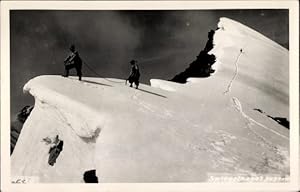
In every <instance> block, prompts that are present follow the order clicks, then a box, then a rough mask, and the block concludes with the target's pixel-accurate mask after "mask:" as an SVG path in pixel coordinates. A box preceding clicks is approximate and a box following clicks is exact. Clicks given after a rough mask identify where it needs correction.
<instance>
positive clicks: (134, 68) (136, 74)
mask: <svg viewBox="0 0 300 192" xmlns="http://www.w3.org/2000/svg"><path fill="white" fill-rule="evenodd" d="M130 64H131V73H130V75H129V77H128V79H127V80H128V81H129V83H130V87H132V84H133V83H134V84H135V86H136V87H135V88H136V89H138V87H139V79H140V71H139V66H138V65H137V61H136V60H131V61H130ZM127 80H126V82H127Z"/></svg>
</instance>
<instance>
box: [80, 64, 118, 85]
mask: <svg viewBox="0 0 300 192" xmlns="http://www.w3.org/2000/svg"><path fill="white" fill-rule="evenodd" d="M83 64H84V65H85V66H87V68H88V69H89V70H90V71H91V72H93V73H94V74H95V75H96V76H98V77H100V78H103V79H105V80H106V81H110V82H113V83H123V82H118V81H113V80H110V79H107V78H106V77H103V76H102V75H100V74H99V73H97V72H96V71H95V70H94V69H93V68H92V67H91V66H89V65H88V64H87V63H86V62H83Z"/></svg>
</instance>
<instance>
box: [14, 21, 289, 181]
mask: <svg viewBox="0 0 300 192" xmlns="http://www.w3.org/2000/svg"><path fill="white" fill-rule="evenodd" d="M218 25H219V29H218V30H217V31H216V33H215V36H214V44H215V47H214V48H213V50H212V51H211V53H213V54H215V55H216V57H217V63H216V64H214V66H216V72H215V74H214V75H213V76H211V77H209V78H201V79H200V78H199V79H196V78H190V79H189V80H188V81H189V82H188V83H187V84H177V83H174V82H170V81H163V80H158V79H152V80H151V86H148V85H143V84H142V85H141V86H140V89H139V90H136V89H132V88H129V87H128V86H125V85H124V80H119V79H105V78H87V77H85V78H83V80H84V81H82V82H79V81H77V80H76V79H75V78H64V77H60V76H39V77H36V78H34V79H32V80H30V81H29V82H28V83H27V84H26V85H25V86H24V90H25V91H26V92H29V93H30V94H31V95H33V96H34V97H35V107H34V109H33V111H32V112H31V115H30V116H29V118H28V119H27V121H26V122H25V124H24V127H23V130H22V132H21V135H20V137H19V140H18V143H17V145H16V147H15V150H14V153H13V155H12V158H11V161H12V162H11V170H12V176H13V177H14V178H15V177H18V176H35V177H38V179H39V180H38V182H83V180H82V178H83V173H84V172H85V171H87V170H90V169H96V171H97V176H98V179H99V182H102V183H103V182H207V181H209V176H210V175H214V174H229V175H238V174H242V175H247V176H269V175H277V176H286V177H287V178H288V177H289V130H288V129H287V128H285V127H283V126H281V125H280V124H278V123H277V122H276V121H274V120H273V119H271V118H269V117H268V116H267V115H269V116H272V117H284V118H287V119H289V100H288V99H289V83H288V82H289V74H288V68H289V65H288V51H287V50H286V49H284V48H282V47H281V46H279V45H278V44H276V43H274V42H272V41H271V40H269V39H267V38H266V37H264V36H262V35H261V34H259V33H258V32H255V31H254V30H252V29H250V28H248V27H246V26H244V25H242V24H240V23H237V22H235V21H232V20H230V19H227V18H221V19H220V22H219V24H218ZM241 49H242V52H241V51H240V50H241ZM254 109H260V110H261V111H263V112H264V113H260V112H259V111H257V110H254ZM55 135H59V137H60V138H61V139H62V140H63V141H64V147H63V151H62V152H61V154H60V156H59V157H58V158H57V161H56V163H55V165H54V166H53V167H51V166H49V165H48V163H47V162H48V156H49V155H48V151H49V145H47V144H46V143H45V142H43V141H42V140H43V138H45V137H51V138H53V137H55Z"/></svg>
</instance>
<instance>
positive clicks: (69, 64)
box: [64, 45, 82, 81]
mask: <svg viewBox="0 0 300 192" xmlns="http://www.w3.org/2000/svg"><path fill="white" fill-rule="evenodd" d="M70 51H71V53H70V55H68V57H67V58H66V59H65V60H64V64H65V75H64V76H65V77H68V76H69V70H70V69H73V68H75V69H76V72H77V75H78V77H79V81H81V77H82V72H81V68H82V60H81V58H80V57H79V53H78V51H76V50H75V46H74V45H71V46H70Z"/></svg>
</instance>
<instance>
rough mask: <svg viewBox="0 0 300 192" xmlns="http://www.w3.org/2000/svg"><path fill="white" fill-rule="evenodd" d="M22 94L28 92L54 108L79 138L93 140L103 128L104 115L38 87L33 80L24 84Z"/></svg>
mask: <svg viewBox="0 0 300 192" xmlns="http://www.w3.org/2000/svg"><path fill="white" fill-rule="evenodd" d="M37 78H39V77H37ZM35 79H36V78H35ZM24 92H29V93H30V94H31V95H33V96H34V98H35V99H36V100H39V101H40V102H41V103H42V104H45V103H46V104H48V105H50V106H52V107H54V108H55V109H56V110H57V111H58V112H59V113H60V114H61V115H62V116H63V117H64V119H65V121H66V123H67V125H69V127H70V128H72V129H74V131H75V133H76V135H78V136H79V137H82V138H93V137H94V136H95V135H96V134H97V132H99V130H100V129H102V127H103V126H104V121H105V117H104V114H99V112H98V111H95V110H93V109H91V108H89V107H87V106H86V105H84V104H82V103H79V102H76V101H75V100H73V99H72V98H71V97H67V96H65V95H62V94H60V93H58V92H55V91H53V90H50V89H48V88H45V87H43V86H40V85H39V84H37V83H34V79H32V80H30V81H29V82H28V83H27V84H25V86H24ZM74 109H76V110H74Z"/></svg>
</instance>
